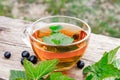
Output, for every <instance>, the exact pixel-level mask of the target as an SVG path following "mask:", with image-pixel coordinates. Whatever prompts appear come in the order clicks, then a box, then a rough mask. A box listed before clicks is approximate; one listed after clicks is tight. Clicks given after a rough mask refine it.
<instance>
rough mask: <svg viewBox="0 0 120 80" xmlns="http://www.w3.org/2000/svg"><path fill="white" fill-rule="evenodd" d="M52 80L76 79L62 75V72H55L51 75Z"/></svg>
mask: <svg viewBox="0 0 120 80" xmlns="http://www.w3.org/2000/svg"><path fill="white" fill-rule="evenodd" d="M50 80H74V79H72V78H70V77H67V76H65V75H62V73H61V72H55V73H52V74H51V75H50Z"/></svg>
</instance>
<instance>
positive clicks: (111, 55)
mask: <svg viewBox="0 0 120 80" xmlns="http://www.w3.org/2000/svg"><path fill="white" fill-rule="evenodd" d="M119 48H120V46H118V47H117V48H115V49H113V50H111V51H110V52H108V64H111V63H112V62H113V61H114V60H115V56H116V53H117V51H118V49H119Z"/></svg>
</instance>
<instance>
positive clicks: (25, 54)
mask: <svg viewBox="0 0 120 80" xmlns="http://www.w3.org/2000/svg"><path fill="white" fill-rule="evenodd" d="M21 56H22V58H21V64H22V65H23V62H24V59H27V60H29V61H30V62H32V63H33V64H36V63H37V61H38V59H37V57H36V56H35V55H31V56H30V53H29V52H28V51H26V50H25V51H23V52H22V53H21ZM4 57H5V58H7V59H9V58H10V57H11V52H9V51H6V52H5V53H4Z"/></svg>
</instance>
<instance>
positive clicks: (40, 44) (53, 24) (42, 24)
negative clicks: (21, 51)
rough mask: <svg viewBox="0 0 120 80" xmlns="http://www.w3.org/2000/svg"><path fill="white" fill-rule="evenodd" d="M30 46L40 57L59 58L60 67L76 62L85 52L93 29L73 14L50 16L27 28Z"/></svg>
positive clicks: (59, 68)
mask: <svg viewBox="0 0 120 80" xmlns="http://www.w3.org/2000/svg"><path fill="white" fill-rule="evenodd" d="M26 31H27V35H28V37H29V40H30V43H31V47H32V49H33V51H34V53H35V54H36V55H37V57H38V58H39V59H40V60H51V59H58V60H59V64H58V65H57V71H63V70H68V69H70V68H72V67H73V66H75V64H76V63H77V62H78V61H79V60H80V58H81V57H82V56H83V54H84V53H85V50H86V48H87V46H88V42H89V37H90V32H91V29H90V27H89V25H88V24H87V23H86V22H84V21H83V20H80V19H78V18H74V17H68V16H50V17H45V18H41V19H39V20H37V21H36V22H34V23H33V24H32V25H31V26H30V27H28V28H27V30H26Z"/></svg>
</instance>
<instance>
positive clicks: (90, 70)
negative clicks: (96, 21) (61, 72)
mask: <svg viewBox="0 0 120 80" xmlns="http://www.w3.org/2000/svg"><path fill="white" fill-rule="evenodd" d="M119 48H120V46H119V47H117V48H115V49H113V50H111V51H109V52H105V53H104V55H103V57H102V58H101V59H100V61H98V62H96V63H95V64H93V65H91V66H88V67H86V68H85V69H84V70H83V73H87V74H89V75H88V76H87V77H88V78H86V80H88V79H89V78H92V79H90V80H102V79H104V78H109V77H115V78H120V70H118V69H117V68H116V67H114V66H113V61H114V60H115V55H116V53H117V51H118V49H119ZM91 75H93V77H92V76H91Z"/></svg>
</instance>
